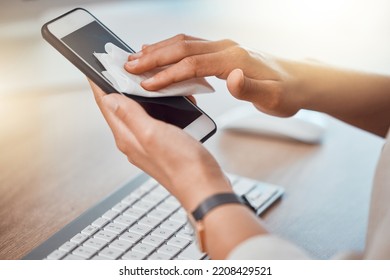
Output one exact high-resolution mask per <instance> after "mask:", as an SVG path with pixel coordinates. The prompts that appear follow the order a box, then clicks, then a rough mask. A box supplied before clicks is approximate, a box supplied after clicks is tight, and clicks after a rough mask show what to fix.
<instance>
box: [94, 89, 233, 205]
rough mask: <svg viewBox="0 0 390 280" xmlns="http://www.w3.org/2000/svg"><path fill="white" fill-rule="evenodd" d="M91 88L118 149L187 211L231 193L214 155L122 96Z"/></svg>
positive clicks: (180, 131)
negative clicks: (223, 193) (224, 193)
mask: <svg viewBox="0 0 390 280" xmlns="http://www.w3.org/2000/svg"><path fill="white" fill-rule="evenodd" d="M91 87H92V89H93V92H94V95H95V98H96V102H97V104H98V105H99V108H100V110H101V111H102V113H103V115H104V117H105V119H106V121H107V122H108V124H109V126H110V128H111V130H112V132H113V134H114V137H115V141H116V144H117V146H118V148H119V150H121V151H122V152H123V153H124V154H125V155H126V156H127V158H128V160H129V161H130V162H131V163H133V164H134V165H136V166H137V167H139V168H140V169H142V170H144V171H145V172H146V173H148V174H149V175H151V176H152V177H154V178H155V179H156V180H157V181H159V182H160V183H161V184H162V185H163V186H164V187H166V188H167V189H168V190H169V191H170V192H171V193H172V194H173V195H174V196H176V197H177V198H178V200H179V201H180V202H181V203H182V205H183V207H184V208H185V209H187V211H192V210H194V209H195V208H196V206H197V205H198V204H199V203H200V202H201V201H203V200H204V199H205V198H207V197H208V196H210V195H212V194H215V193H221V192H232V189H231V186H230V183H229V181H228V180H227V179H226V178H225V176H224V174H223V172H222V170H221V168H220V167H219V165H218V164H217V162H216V161H215V159H214V158H213V157H212V156H211V155H210V154H209V153H208V151H207V150H206V149H205V148H204V147H203V146H202V145H201V144H200V143H199V142H197V141H196V140H195V139H193V138H192V137H191V136H189V135H188V134H186V133H185V132H184V131H182V130H181V129H179V128H177V127H175V126H173V125H170V124H167V123H164V122H161V121H158V120H156V119H153V118H152V117H150V116H149V115H148V114H147V113H146V112H145V111H144V109H143V108H142V107H141V106H140V105H139V104H138V103H136V102H135V101H133V100H131V99H129V98H128V97H125V96H123V95H119V94H109V95H107V94H105V93H104V92H103V91H102V90H101V89H100V88H99V87H97V86H96V85H95V84H93V83H91Z"/></svg>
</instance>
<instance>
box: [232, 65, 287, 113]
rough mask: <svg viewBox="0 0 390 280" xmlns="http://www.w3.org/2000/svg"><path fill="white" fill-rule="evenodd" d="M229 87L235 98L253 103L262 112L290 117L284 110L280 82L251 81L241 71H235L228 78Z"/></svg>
mask: <svg viewBox="0 0 390 280" xmlns="http://www.w3.org/2000/svg"><path fill="white" fill-rule="evenodd" d="M227 87H228V90H229V92H230V93H231V94H232V95H233V96H234V97H235V98H237V99H240V100H246V101H250V102H252V103H253V104H254V105H255V106H256V108H258V109H259V110H260V111H263V112H265V113H268V114H272V115H277V116H289V115H290V112H288V110H286V109H285V108H283V103H282V100H283V96H282V94H283V91H282V88H281V84H280V82H279V81H274V80H256V79H250V78H248V77H246V76H245V75H244V73H243V71H242V70H241V69H235V70H233V71H232V72H231V73H230V74H229V76H228V78H227Z"/></svg>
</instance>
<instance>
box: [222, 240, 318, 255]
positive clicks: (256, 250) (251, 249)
mask: <svg viewBox="0 0 390 280" xmlns="http://www.w3.org/2000/svg"><path fill="white" fill-rule="evenodd" d="M228 259H234V260H265V259H266V260H291V259H297V260H305V259H310V257H309V255H308V254H307V253H306V252H304V251H303V250H302V249H300V248H298V247H297V246H295V245H294V244H292V243H290V242H288V241H286V240H284V239H281V238H279V237H276V236H273V235H259V236H255V237H252V238H249V239H247V240H245V241H244V242H242V243H240V244H239V245H238V246H237V247H236V248H234V249H233V251H232V252H230V254H229V256H228Z"/></svg>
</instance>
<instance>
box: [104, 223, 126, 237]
mask: <svg viewBox="0 0 390 280" xmlns="http://www.w3.org/2000/svg"><path fill="white" fill-rule="evenodd" d="M126 229H127V226H126V225H123V224H117V223H109V224H108V225H106V226H105V227H104V230H107V231H111V232H113V233H116V234H121V233H122V232H124V231H125V230H126Z"/></svg>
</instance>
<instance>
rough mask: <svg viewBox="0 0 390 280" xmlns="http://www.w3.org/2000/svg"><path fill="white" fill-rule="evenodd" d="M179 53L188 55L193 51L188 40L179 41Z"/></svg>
mask: <svg viewBox="0 0 390 280" xmlns="http://www.w3.org/2000/svg"><path fill="white" fill-rule="evenodd" d="M177 51H178V52H180V53H181V54H182V55H187V54H188V53H189V52H190V51H191V43H190V42H189V41H187V40H182V41H179V42H178V44H177Z"/></svg>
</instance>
